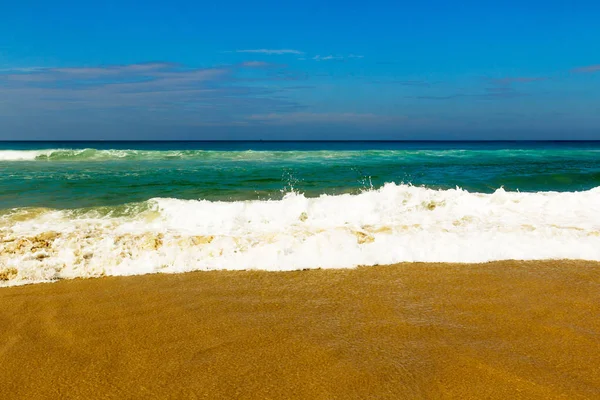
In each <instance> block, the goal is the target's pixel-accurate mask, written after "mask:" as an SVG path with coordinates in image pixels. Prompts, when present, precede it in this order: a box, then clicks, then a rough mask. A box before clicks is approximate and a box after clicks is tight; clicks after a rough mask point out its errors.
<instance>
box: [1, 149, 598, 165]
mask: <svg viewBox="0 0 600 400" xmlns="http://www.w3.org/2000/svg"><path fill="white" fill-rule="evenodd" d="M599 153H600V150H598V149H550V150H539V149H535V150H528V149H493V150H464V149H449V150H448V149H446V150H341V151H340V150H310V151H304V150H293V151H290V150H286V151H272V150H260V151H255V150H243V151H237V150H236V151H230V150H227V151H219V150H134V149H94V148H86V149H42V150H0V162H8V161H107V160H177V159H182V160H188V159H199V160H202V159H206V160H214V159H218V160H234V161H244V160H248V161H256V160H262V161H265V160H267V161H268V160H277V161H281V160H291V161H293V160H298V161H311V160H312V161H317V162H322V161H324V160H330V159H357V158H365V157H379V158H382V159H385V158H391V159H402V158H407V159H413V158H419V159H429V160H430V161H435V159H439V158H440V157H445V158H449V159H455V160H459V161H460V160H461V159H467V160H471V159H473V158H485V159H486V160H491V161H493V160H494V159H501V160H504V159H506V158H511V159H513V158H528V159H546V158H547V157H553V158H568V159H582V158H590V159H593V160H596V159H597V157H598V154H599ZM469 162H470V161H469Z"/></svg>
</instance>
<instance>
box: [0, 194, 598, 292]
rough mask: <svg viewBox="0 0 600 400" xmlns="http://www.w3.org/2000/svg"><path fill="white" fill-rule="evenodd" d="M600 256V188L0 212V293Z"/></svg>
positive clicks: (159, 200) (291, 196)
mask: <svg viewBox="0 0 600 400" xmlns="http://www.w3.org/2000/svg"><path fill="white" fill-rule="evenodd" d="M503 259H522V260H535V259H586V260H600V187H599V188H595V189H592V190H589V191H584V192H562V193H558V192H538V193H518V192H506V191H505V190H503V189H498V190H496V191H495V192H494V193H493V194H481V193H469V192H467V191H464V190H461V189H452V190H433V189H427V188H423V187H414V186H410V185H396V184H386V185H385V186H383V187H381V188H379V189H377V190H369V191H365V192H363V193H361V194H355V195H350V194H347V195H339V196H326V195H323V196H321V197H318V198H307V197H305V196H303V195H301V194H297V193H289V194H287V195H286V196H285V197H284V198H283V199H282V200H271V201H232V202H211V201H206V200H180V199H170V198H156V199H152V200H149V201H146V202H142V203H135V204H127V205H121V206H118V207H100V208H90V209H77V210H52V209H41V208H38V209H27V208H21V209H13V210H7V211H4V212H3V214H2V215H0V286H10V285H17V284H26V283H35V282H45V281H53V280H56V279H68V278H76V277H97V276H103V275H137V274H145V273H154V272H170V273H173V272H183V271H192V270H221V269H227V270H242V269H262V270H269V271H285V270H299V269H307V268H351V267H355V266H357V265H375V264H390V263H396V262H402V261H428V262H438V261H439V262H485V261H491V260H503Z"/></svg>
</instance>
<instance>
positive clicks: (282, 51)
mask: <svg viewBox="0 0 600 400" xmlns="http://www.w3.org/2000/svg"><path fill="white" fill-rule="evenodd" d="M235 52H236V53H255V54H256V53H258V54H270V55H272V54H277V55H282V54H296V55H301V54H304V52H303V51H300V50H292V49H251V50H236V51H235Z"/></svg>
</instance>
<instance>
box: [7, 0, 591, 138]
mask: <svg viewBox="0 0 600 400" xmlns="http://www.w3.org/2000/svg"><path fill="white" fill-rule="evenodd" d="M86 3H88V2H81V1H77V2H75V1H72V2H66V1H53V2H50V1H27V0H21V1H18V2H17V1H9V0H6V1H5V2H4V3H3V5H2V14H1V15H0V139H57V140H58V139H600V24H599V23H598V20H600V3H598V2H591V1H586V2H583V1H570V2H567V1H546V2H538V1H525V2H523V1H520V2H517V1H504V2H493V3H491V2H482V1H479V2H475V1H473V2H471V1H465V2H448V1H443V2H442V1H422V2H410V3H409V2H398V1H396V2H392V1H377V0H374V1H369V2H360V3H359V2H348V1H344V2H342V1H328V2H323V1H304V2H293V3H292V2H285V3H284V2H282V1H254V2H248V1H241V0H237V1H231V0H230V1H220V2H210V3H209V2H198V1H189V2H183V1H171V2H158V1H152V0H150V1H147V2H144V3H141V2H130V1H111V0H108V1H102V2H96V3H97V4H94V5H88V4H86Z"/></svg>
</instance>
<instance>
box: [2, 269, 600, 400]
mask: <svg viewBox="0 0 600 400" xmlns="http://www.w3.org/2000/svg"><path fill="white" fill-rule="evenodd" d="M0 306H1V307H0V326H1V327H2V329H0V378H1V380H2V384H1V385H0V398H2V399H41V398H86V399H92V398H94V399H96V398H122V399H124V398H144V399H152V398H157V399H165V398H211V399H212V398H244V399H284V398H307V399H335V398H339V399H346V398H365V399H366V398H390V399H399V398H462V399H464V398H498V399H506V398H513V399H517V398H544V399H553V398H572V399H575V398H582V399H584V398H590V399H591V398H599V397H600V318H599V317H598V316H599V315H600V263H594V262H585V261H547V262H516V261H511V262H493V263H487V264H473V265H469V264H423V263H416V264H399V265H393V266H380V267H362V268H358V269H350V270H312V271H297V272H223V271H219V272H193V273H186V274H173V275H168V274H156V275H145V276H132V277H106V278H100V279H88V280H70V281H60V282H57V283H52V284H36V285H29V286H22V287H11V288H3V289H0Z"/></svg>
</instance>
